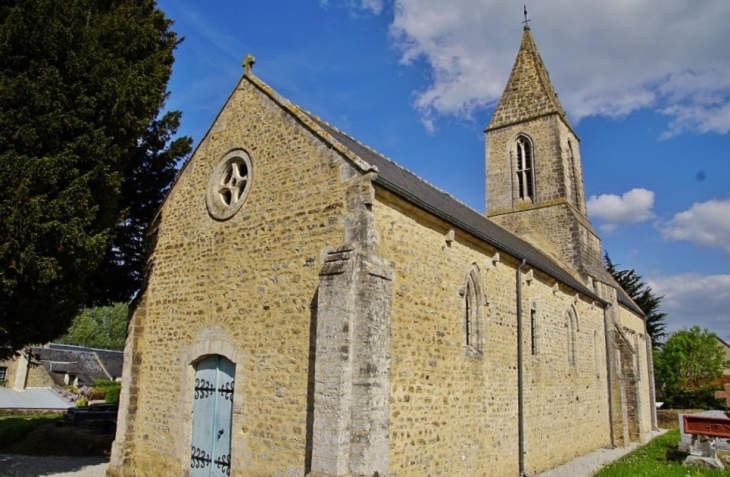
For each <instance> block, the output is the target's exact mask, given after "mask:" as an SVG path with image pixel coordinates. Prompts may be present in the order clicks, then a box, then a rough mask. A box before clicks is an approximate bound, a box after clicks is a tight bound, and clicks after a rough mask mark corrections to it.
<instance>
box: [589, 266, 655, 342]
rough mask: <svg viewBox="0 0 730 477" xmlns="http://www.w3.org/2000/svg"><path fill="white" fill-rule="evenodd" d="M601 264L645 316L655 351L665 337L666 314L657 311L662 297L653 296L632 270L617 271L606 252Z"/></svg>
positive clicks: (647, 329)
mask: <svg viewBox="0 0 730 477" xmlns="http://www.w3.org/2000/svg"><path fill="white" fill-rule="evenodd" d="M603 264H604V267H605V268H606V270H607V271H608V272H609V273H610V274H611V275H613V278H614V279H615V280H616V281H617V282H618V284H619V285H621V288H623V289H624V291H625V292H626V293H627V294H628V295H629V297H631V299H632V300H634V302H635V303H636V304H637V305H638V306H639V308H641V311H643V312H644V315H646V318H645V319H646V332H647V333H648V334H649V336H651V340H652V346H653V347H654V349H657V348H658V347H659V346H661V344H662V339H663V338H664V337H665V336H666V332H665V327H666V324H665V322H664V318H665V317H666V316H667V314H666V313H661V312H660V311H659V305H660V304H661V301H662V299H663V298H664V297H663V296H655V295H654V293H653V292H652V290H651V287H650V286H648V285H647V284H646V283H644V282H643V281H642V279H641V275H639V274H637V273H636V271H635V270H634V269H630V270H617V269H616V266H615V265H614V263H613V262H612V261H611V257H609V256H608V252H606V254H605V255H604V256H603Z"/></svg>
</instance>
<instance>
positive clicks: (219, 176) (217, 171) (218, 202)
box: [205, 149, 253, 220]
mask: <svg viewBox="0 0 730 477" xmlns="http://www.w3.org/2000/svg"><path fill="white" fill-rule="evenodd" d="M252 182H253V164H252V162H251V156H249V155H248V153H247V152H246V151H244V150H243V149H236V150H235V151H231V152H229V153H228V154H226V155H225V157H223V159H221V160H220V162H219V163H218V164H217V165H216V166H215V167H214V168H213V172H212V173H211V174H210V178H209V179H208V190H207V192H206V194H205V201H206V203H207V205H208V211H209V212H210V215H212V216H213V217H214V218H216V219H219V220H226V219H230V218H231V217H233V216H234V215H235V214H236V212H238V210H239V209H240V208H241V206H242V205H243V203H244V202H246V198H247V197H248V192H249V190H250V189H251V183H252Z"/></svg>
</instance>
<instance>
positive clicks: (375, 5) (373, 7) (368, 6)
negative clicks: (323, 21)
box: [319, 0, 384, 15]
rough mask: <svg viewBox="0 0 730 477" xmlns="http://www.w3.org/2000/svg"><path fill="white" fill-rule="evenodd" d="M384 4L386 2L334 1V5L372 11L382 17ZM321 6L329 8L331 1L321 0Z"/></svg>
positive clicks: (380, 0) (364, 0) (378, 0)
mask: <svg viewBox="0 0 730 477" xmlns="http://www.w3.org/2000/svg"><path fill="white" fill-rule="evenodd" d="M383 2H384V0H340V1H339V2H338V1H334V2H332V3H340V4H341V5H342V6H344V7H347V8H350V9H356V8H361V9H364V10H370V11H371V12H373V13H374V14H376V15H380V13H381V12H382V11H383ZM319 4H320V5H321V6H323V7H327V6H329V4H330V0H319Z"/></svg>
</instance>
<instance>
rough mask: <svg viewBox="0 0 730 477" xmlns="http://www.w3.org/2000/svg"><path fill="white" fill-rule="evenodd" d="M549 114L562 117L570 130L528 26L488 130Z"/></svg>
mask: <svg viewBox="0 0 730 477" xmlns="http://www.w3.org/2000/svg"><path fill="white" fill-rule="evenodd" d="M548 114H558V115H560V117H561V118H562V119H563V121H564V122H565V124H566V125H567V126H568V127H571V126H570V123H569V122H568V118H567V116H566V114H565V110H564V109H563V105H562V104H560V100H559V99H558V95H557V93H556V92H555V88H554V87H553V83H552V81H550V74H549V73H548V71H547V68H545V64H544V63H543V61H542V57H541V56H540V52H539V51H538V49H537V45H536V44H535V39H534V38H533V37H532V33H531V32H530V27H529V26H526V27H525V29H524V33H523V35H522V43H521V44H520V50H519V52H518V53H517V58H516V59H515V63H514V65H513V66H512V72H511V73H510V75H509V79H508V80H507V85H506V86H505V88H504V92H503V93H502V96H501V97H500V99H499V103H497V107H496V108H495V110H494V114H493V115H492V120H491V121H490V122H489V126H488V127H487V130H493V129H499V128H501V127H504V126H508V125H510V124H516V123H520V122H524V121H527V120H529V119H534V118H537V117H541V116H545V115H548ZM571 129H572V128H571Z"/></svg>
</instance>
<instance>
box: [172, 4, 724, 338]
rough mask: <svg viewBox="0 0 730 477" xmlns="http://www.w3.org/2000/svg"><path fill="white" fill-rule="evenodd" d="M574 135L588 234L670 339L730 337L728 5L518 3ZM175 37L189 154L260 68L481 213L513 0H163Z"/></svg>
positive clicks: (510, 42)
mask: <svg viewBox="0 0 730 477" xmlns="http://www.w3.org/2000/svg"><path fill="white" fill-rule="evenodd" d="M526 2H527V5H526V6H527V9H528V12H529V18H530V26H531V31H532V34H533V37H534V38H535V41H536V44H537V46H538V49H539V50H540V54H541V56H542V59H543V61H544V63H545V65H546V67H547V69H548V71H549V72H550V78H551V80H552V82H553V85H554V86H555V89H556V91H557V93H558V94H559V97H560V100H561V102H562V104H563V107H564V108H565V109H566V110H567V113H568V117H569V119H570V121H571V124H572V125H573V127H574V129H575V131H576V133H577V134H578V137H579V138H580V141H581V142H580V150H581V158H582V161H583V172H584V182H585V189H586V196H587V197H588V211H589V217H590V220H591V222H592V223H593V224H594V226H595V227H596V228H597V230H598V231H599V233H600V234H601V237H602V240H603V247H604V249H605V250H606V251H607V252H608V253H609V255H610V257H611V259H612V260H613V262H614V263H615V264H616V265H617V268H619V269H634V270H635V271H636V272H637V273H638V274H639V275H641V276H642V277H643V279H644V281H645V282H646V283H647V284H648V285H649V286H651V288H652V291H653V292H654V293H655V294H656V295H657V296H663V297H664V298H663V300H662V305H661V311H663V312H665V313H667V317H666V324H667V329H668V330H669V331H676V330H680V329H683V328H689V327H692V326H695V325H698V326H700V327H702V328H707V329H709V330H710V331H713V332H715V333H717V334H718V336H720V337H721V338H723V339H725V340H726V341H730V147H728V146H730V136H729V135H728V132H729V131H730V48H728V47H727V45H728V44H729V43H730V22H728V21H727V19H728V18H730V2H728V1H727V0H675V1H672V2H667V1H666V0H613V1H611V2H586V1H584V0H526ZM158 6H159V7H160V8H161V9H162V10H164V11H165V12H166V14H167V16H168V17H169V18H170V19H172V20H173V21H174V22H175V23H174V25H173V26H172V29H173V30H174V31H176V32H177V33H178V34H179V35H180V36H182V37H184V38H185V39H184V41H183V42H182V43H181V44H180V46H179V47H178V49H177V50H176V54H175V56H176V62H175V65H174V70H173V76H172V78H171V80H170V83H169V85H168V87H169V90H170V96H169V98H168V101H167V104H166V107H167V108H168V109H171V110H181V111H183V119H182V127H181V128H180V131H179V132H180V133H181V134H185V135H189V136H191V137H192V138H193V139H194V141H195V143H196V144H197V143H198V142H199V141H200V140H201V139H202V137H203V136H204V135H205V133H206V131H207V129H208V127H209V126H210V125H211V124H212V122H213V121H214V119H215V116H216V114H217V113H218V111H219V110H220V108H221V107H222V106H223V104H224V102H225V101H226V99H227V98H228V96H229V95H230V93H231V92H232V90H233V88H234V87H235V86H236V84H237V82H238V81H239V79H240V77H241V75H242V73H243V68H242V67H241V62H242V60H243V58H244V57H245V56H246V54H247V53H251V54H253V55H254V56H255V57H256V60H257V62H256V64H255V65H254V73H255V74H256V76H258V77H259V78H260V79H261V80H263V81H264V82H265V83H267V84H268V85H269V86H271V87H272V88H274V89H275V90H276V91H277V92H278V93H279V94H281V95H282V96H284V97H285V98H287V99H288V100H290V101H291V102H292V103H294V104H297V105H299V106H301V107H302V108H304V109H306V110H308V111H310V112H312V113H314V114H315V115H317V116H319V117H321V118H322V119H324V120H325V121H327V122H329V123H330V124H332V125H334V126H336V127H337V128H338V129H340V130H342V131H344V132H346V133H348V134H349V135H351V136H353V137H355V138H356V139H358V140H359V141H360V142H363V143H365V144H367V145H368V146H370V147H372V148H373V149H375V150H377V151H379V152H380V153H382V154H384V155H385V156H387V157H389V158H391V159H392V160H394V161H396V162H398V163H399V164H401V165H402V166H403V167H405V168H407V169H409V170H411V171H412V172H414V173H416V174H417V175H419V176H421V177H422V178H424V179H426V180H427V181H428V182H430V183H432V184H434V185H435V186H437V187H438V188H440V189H442V190H444V191H446V192H448V193H450V194H452V195H453V196H455V197H456V198H457V199H459V200H461V201H462V202H465V203H466V204H468V205H469V206H471V207H472V208H474V209H475V210H477V211H480V212H483V211H484V209H485V191H484V189H485V186H484V182H485V160H484V129H485V128H486V126H487V125H488V124H489V120H490V118H491V115H492V113H493V112H494V107H495V106H496V103H497V101H498V100H499V97H500V95H501V94H502V91H503V89H504V86H505V83H506V81H507V78H508V76H509V73H510V70H511V67H512V64H513V62H514V59H515V57H516V55H517V51H518V49H519V45H520V40H521V37H522V29H523V25H522V22H523V21H524V16H523V0H449V1H448V2H444V1H443V0H268V1H260V0H235V1H234V0H219V1H216V2H201V1H200V0H158Z"/></svg>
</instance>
